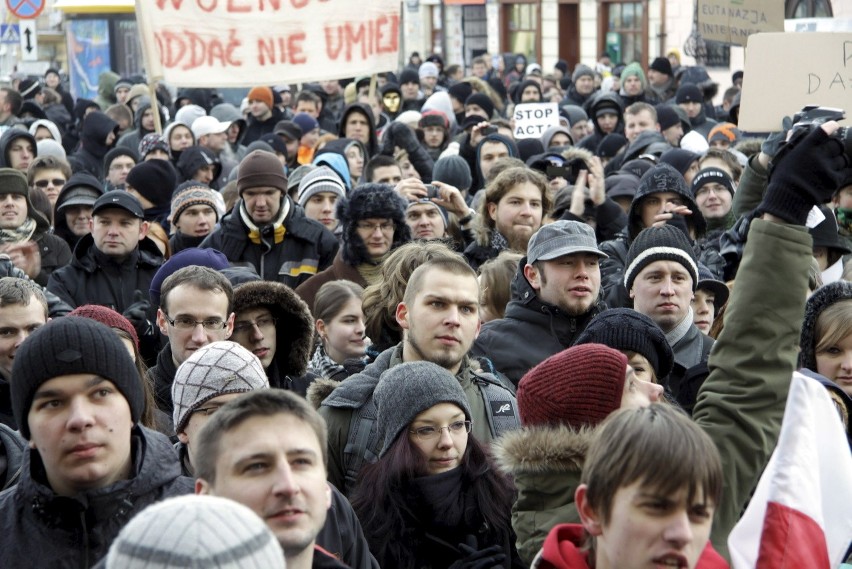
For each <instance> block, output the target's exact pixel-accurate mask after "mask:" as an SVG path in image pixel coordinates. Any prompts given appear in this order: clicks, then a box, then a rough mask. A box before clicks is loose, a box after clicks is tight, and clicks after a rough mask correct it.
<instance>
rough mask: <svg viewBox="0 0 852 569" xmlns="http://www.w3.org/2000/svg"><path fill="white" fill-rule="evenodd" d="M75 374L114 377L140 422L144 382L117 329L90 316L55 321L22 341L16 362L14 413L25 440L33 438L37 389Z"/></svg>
mask: <svg viewBox="0 0 852 569" xmlns="http://www.w3.org/2000/svg"><path fill="white" fill-rule="evenodd" d="M77 373H88V374H94V375H98V376H100V377H103V378H104V379H108V380H109V381H111V382H112V383H113V384H114V385H115V386H116V388H117V389H118V390H119V391H120V392H121V394H122V395H124V398H125V399H127V403H128V405H129V406H130V417H131V419H132V420H133V423H137V422H138V421H139V418H140V417H141V416H142V410H143V407H144V406H145V396H144V394H143V391H142V381H141V380H140V378H139V372H138V371H137V370H136V365H135V364H134V363H133V359H132V358H131V357H130V354H129V353H128V352H127V348H125V347H124V344H122V343H121V340H120V339H119V337H118V334H116V333H115V332H114V331H113V330H111V329H110V328H109V327H107V326H106V325H104V324H101V323H100V322H97V321H95V320H92V319H90V318H81V317H78V316H66V317H64V318H57V319H56V320H51V321H50V322H48V323H47V324H45V325H44V326H42V327H41V328H39V329H38V330H36V331H35V332H33V333H32V334H31V335H30V336H29V337H28V338H27V340H26V341H25V342H23V343H22V344H21V347H20V348H18V351H17V353H16V354H15V363H14V365H13V366H12V377H13V378H14V380H13V381H12V382H11V384H12V385H11V387H12V394H11V397H12V412H13V413H14V415H15V421H17V423H18V426H19V427H20V429H21V434H22V435H23V436H24V438H26V439H29V438H30V428H29V424H28V422H27V415H28V414H29V412H30V407H31V406H32V403H33V397H34V396H35V393H36V391H37V390H38V388H39V387H40V386H41V385H42V384H43V383H45V382H46V381H49V380H51V379H53V378H55V377H60V376H63V375H71V374H77Z"/></svg>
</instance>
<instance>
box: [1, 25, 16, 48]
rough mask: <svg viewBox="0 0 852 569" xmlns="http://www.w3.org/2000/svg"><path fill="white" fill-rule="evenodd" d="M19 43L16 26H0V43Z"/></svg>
mask: <svg viewBox="0 0 852 569" xmlns="http://www.w3.org/2000/svg"><path fill="white" fill-rule="evenodd" d="M20 41H21V30H20V28H18V24H0V43H11V44H16V43H18V42H20Z"/></svg>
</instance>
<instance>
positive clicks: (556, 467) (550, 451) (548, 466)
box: [492, 425, 594, 476]
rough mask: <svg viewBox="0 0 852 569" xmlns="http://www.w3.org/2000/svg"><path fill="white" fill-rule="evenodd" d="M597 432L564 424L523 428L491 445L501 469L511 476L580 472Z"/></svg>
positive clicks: (509, 433) (507, 434)
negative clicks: (593, 436) (594, 434)
mask: <svg viewBox="0 0 852 569" xmlns="http://www.w3.org/2000/svg"><path fill="white" fill-rule="evenodd" d="M593 433H594V429H591V428H586V429H582V430H580V431H577V430H574V429H572V428H570V427H567V426H565V425H559V426H548V425H544V426H541V425H539V426H534V427H524V428H522V429H519V430H517V431H510V432H508V433H506V434H505V435H503V436H502V437H500V438H499V439H497V441H496V442H495V443H494V444H493V445H492V451H493V453H494V459H495V460H496V461H497V465H498V466H499V467H500V470H502V471H503V472H505V473H506V474H510V475H512V476H518V475H519V474H524V473H530V474H547V473H562V472H577V473H579V472H580V471H581V470H582V469H583V462H584V460H585V458H586V453H587V452H588V450H589V444H590V443H591V440H592V435H593Z"/></svg>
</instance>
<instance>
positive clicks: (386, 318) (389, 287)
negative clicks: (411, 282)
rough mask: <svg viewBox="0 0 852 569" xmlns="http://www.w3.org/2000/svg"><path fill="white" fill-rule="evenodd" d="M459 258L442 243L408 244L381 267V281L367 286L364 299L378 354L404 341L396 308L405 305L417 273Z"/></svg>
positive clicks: (366, 319)
mask: <svg viewBox="0 0 852 569" xmlns="http://www.w3.org/2000/svg"><path fill="white" fill-rule="evenodd" d="M457 255H458V254H457V253H455V252H454V251H452V250H451V249H450V248H449V247H447V245H445V244H444V243H441V242H440V241H427V242H425V243H423V242H418V243H406V244H404V245H401V246H399V247H397V248H396V249H394V250H393V251H391V254H390V255H388V258H387V259H385V261H384V262H383V263H382V278H381V280H380V281H379V282H378V283H376V284H374V285H371V286H368V287H367V288H366V290H364V295H363V296H362V297H361V298H362V299H363V302H362V305H361V307H362V309H363V310H364V324H365V326H366V329H367V336H369V337H370V340H372V342H373V345H374V346H375V347H376V349H377V350H379V351H382V350H385V349H387V348H389V347H391V346H393V345H396V344H398V343H399V342H400V341H402V330H401V329H400V327H399V324H397V322H396V307H397V305H398V304H399V303H400V302H402V297H403V295H404V294H405V288H406V286H407V285H408V279H409V277H410V276H411V273H413V272H414V269H416V268H417V267H418V266H420V265H422V264H423V263H426V262H429V261H431V260H432V259H442V258H449V257H456V256H457Z"/></svg>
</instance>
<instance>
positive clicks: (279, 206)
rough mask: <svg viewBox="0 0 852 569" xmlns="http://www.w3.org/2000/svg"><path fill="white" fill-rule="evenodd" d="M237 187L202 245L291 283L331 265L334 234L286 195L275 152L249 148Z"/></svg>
mask: <svg viewBox="0 0 852 569" xmlns="http://www.w3.org/2000/svg"><path fill="white" fill-rule="evenodd" d="M237 190H238V191H239V194H240V200H239V201H238V202H237V204H236V205H235V206H234V209H233V211H231V213H229V214H228V215H226V216H225V217H223V218H222V220H221V222H220V224H219V226H218V228H217V229H216V231H214V232H213V233H211V234H210V235H209V236H208V237H207V238H206V239H205V240H204V241H203V242H202V243H201V245H200V246H201V247H205V248H212V249H217V250H219V251H221V252H222V253H224V254H225V256H226V257H227V258H228V260H229V261H231V262H232V263H243V264H244V263H248V264H251V265H252V266H253V267H254V268H255V270H256V271H257V273H258V274H259V275H260V276H261V278H263V279H265V280H271V281H278V282H281V283H284V284H286V285H287V286H289V287H291V288H295V287H297V286H298V285H300V284H301V283H303V282H304V281H306V280H307V279H308V278H310V277H311V276H313V275H315V274H316V273H318V272H319V271H322V270H324V269H326V268H327V267H328V266H330V265H331V261H332V259H334V255H335V253H337V247H338V244H337V239H336V238H335V237H334V235H333V234H332V233H331V232H330V231H328V230H327V229H326V228H325V227H323V225H322V224H321V223H319V222H318V221H314V220H313V219H308V218H307V217H305V212H304V210H303V209H302V208H300V207H298V206H297V205H296V204H295V203H294V202H293V200H292V199H291V198H290V197H289V196H288V195H287V177H286V176H285V175H284V169H283V167H282V166H281V162H279V161H278V158H276V157H275V155H274V154H272V153H270V152H264V151H263V150H255V151H254V152H251V153H249V154H248V156H246V157H245V158H244V159H243V161H242V162H240V166H239V175H238V177H237Z"/></svg>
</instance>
